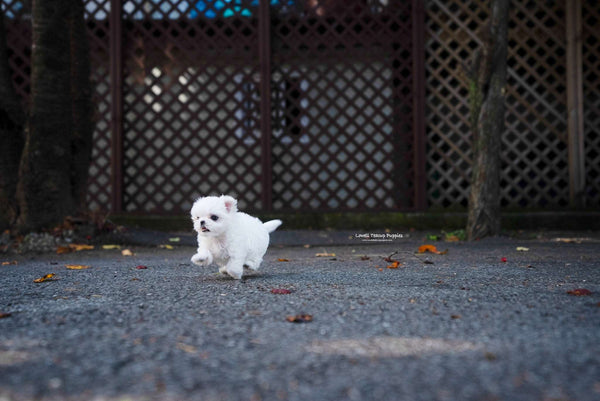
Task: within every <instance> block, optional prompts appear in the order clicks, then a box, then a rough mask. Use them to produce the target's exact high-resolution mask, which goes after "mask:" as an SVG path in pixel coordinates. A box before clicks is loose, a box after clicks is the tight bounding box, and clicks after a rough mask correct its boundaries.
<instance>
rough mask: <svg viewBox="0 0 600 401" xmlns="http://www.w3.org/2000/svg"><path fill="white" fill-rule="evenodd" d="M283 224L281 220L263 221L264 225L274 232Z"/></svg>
mask: <svg viewBox="0 0 600 401" xmlns="http://www.w3.org/2000/svg"><path fill="white" fill-rule="evenodd" d="M280 225H281V220H269V221H267V222H265V223H263V227H265V228H266V229H267V231H268V232H270V233H272V232H273V231H275V230H277V227H279V226H280Z"/></svg>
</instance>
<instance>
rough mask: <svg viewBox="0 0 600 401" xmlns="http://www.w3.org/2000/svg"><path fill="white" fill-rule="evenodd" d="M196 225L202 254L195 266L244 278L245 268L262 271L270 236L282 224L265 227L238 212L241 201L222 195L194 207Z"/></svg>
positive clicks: (205, 200) (193, 217) (194, 261)
mask: <svg viewBox="0 0 600 401" xmlns="http://www.w3.org/2000/svg"><path fill="white" fill-rule="evenodd" d="M191 215H192V222H193V223H194V230H196V232H198V250H197V251H196V254H195V255H194V256H192V263H194V264H197V265H198V266H208V265H210V264H212V263H215V264H217V266H219V272H221V273H227V274H229V275H230V276H231V277H233V278H235V279H240V278H242V274H243V272H244V267H248V268H250V269H252V270H256V269H258V267H259V266H260V263H261V262H262V258H263V256H264V254H265V252H266V251H267V247H268V246H269V233H270V232H273V231H275V230H276V229H277V227H279V226H280V225H281V220H271V221H267V222H266V223H262V222H261V221H260V220H259V219H257V218H256V217H252V216H250V215H247V214H246V213H242V212H238V210H237V201H236V200H235V199H234V198H232V197H231V196H227V195H222V196H220V197H217V196H207V197H204V198H199V199H198V200H196V202H194V205H193V206H192V211H191Z"/></svg>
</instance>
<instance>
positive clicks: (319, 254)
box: [315, 252, 335, 258]
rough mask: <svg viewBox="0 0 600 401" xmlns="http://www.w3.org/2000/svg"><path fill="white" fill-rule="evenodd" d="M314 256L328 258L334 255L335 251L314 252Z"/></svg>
mask: <svg viewBox="0 0 600 401" xmlns="http://www.w3.org/2000/svg"><path fill="white" fill-rule="evenodd" d="M315 256H316V257H317V258H329V257H334V256H335V253H327V252H321V253H317V254H315Z"/></svg>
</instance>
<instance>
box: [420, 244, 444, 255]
mask: <svg viewBox="0 0 600 401" xmlns="http://www.w3.org/2000/svg"><path fill="white" fill-rule="evenodd" d="M425 252H430V253H435V254H436V255H445V254H446V253H448V250H447V249H446V250H445V251H441V252H440V251H438V250H437V248H436V247H435V245H421V246H420V247H419V250H418V253H425Z"/></svg>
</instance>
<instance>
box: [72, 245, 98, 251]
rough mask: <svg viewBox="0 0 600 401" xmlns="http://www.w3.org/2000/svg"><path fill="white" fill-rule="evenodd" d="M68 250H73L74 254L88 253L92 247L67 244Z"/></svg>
mask: <svg viewBox="0 0 600 401" xmlns="http://www.w3.org/2000/svg"><path fill="white" fill-rule="evenodd" d="M69 248H71V249H72V250H74V251H75V252H78V251H89V250H92V249H94V245H86V244H69Z"/></svg>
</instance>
